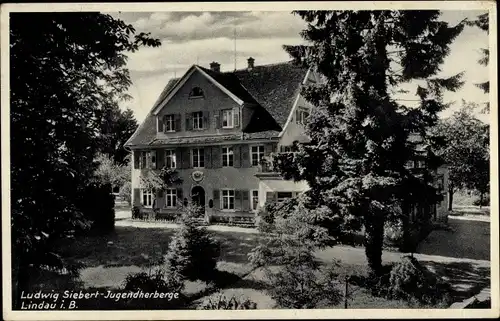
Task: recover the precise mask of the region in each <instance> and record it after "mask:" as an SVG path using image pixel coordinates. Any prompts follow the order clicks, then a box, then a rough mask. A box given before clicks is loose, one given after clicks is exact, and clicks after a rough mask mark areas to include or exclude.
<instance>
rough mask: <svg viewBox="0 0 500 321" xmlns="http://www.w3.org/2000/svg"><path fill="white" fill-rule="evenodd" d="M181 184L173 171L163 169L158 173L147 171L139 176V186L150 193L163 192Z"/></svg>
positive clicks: (180, 180)
mask: <svg viewBox="0 0 500 321" xmlns="http://www.w3.org/2000/svg"><path fill="white" fill-rule="evenodd" d="M180 183H182V179H181V178H180V177H179V176H178V175H177V172H176V171H175V169H172V168H167V167H163V168H162V169H161V170H160V171H159V172H157V171H154V170H147V171H145V172H144V173H142V174H141V186H143V188H145V189H147V190H150V191H159V190H165V189H167V188H169V187H171V186H173V185H176V184H180Z"/></svg>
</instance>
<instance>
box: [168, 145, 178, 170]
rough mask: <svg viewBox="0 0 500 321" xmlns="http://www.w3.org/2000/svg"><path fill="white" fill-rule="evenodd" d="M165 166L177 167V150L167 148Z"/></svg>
mask: <svg viewBox="0 0 500 321" xmlns="http://www.w3.org/2000/svg"><path fill="white" fill-rule="evenodd" d="M165 167H167V168H176V167H177V162H176V159H175V150H173V149H167V150H165Z"/></svg>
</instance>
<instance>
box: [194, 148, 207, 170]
mask: <svg viewBox="0 0 500 321" xmlns="http://www.w3.org/2000/svg"><path fill="white" fill-rule="evenodd" d="M193 167H195V168H202V167H205V150H204V149H203V148H193Z"/></svg>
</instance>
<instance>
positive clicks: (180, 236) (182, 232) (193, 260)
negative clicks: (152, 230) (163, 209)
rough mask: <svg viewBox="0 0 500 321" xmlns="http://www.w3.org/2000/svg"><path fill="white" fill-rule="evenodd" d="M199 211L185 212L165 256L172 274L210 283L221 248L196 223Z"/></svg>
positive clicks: (188, 210)
mask: <svg viewBox="0 0 500 321" xmlns="http://www.w3.org/2000/svg"><path fill="white" fill-rule="evenodd" d="M197 213H198V209H197V208H196V207H195V206H188V207H187V208H185V209H184V212H183V214H182V217H181V219H180V227H179V228H178V229H177V231H176V233H175V235H174V237H173V238H172V241H171V242H170V244H169V250H168V253H167V256H166V262H167V265H168V269H169V271H168V272H169V273H176V274H179V275H182V276H183V277H184V278H186V279H188V280H190V281H195V280H201V281H210V280H212V279H213V278H214V277H215V275H216V272H217V270H216V264H217V259H218V257H219V255H220V245H219V243H218V242H217V241H216V240H215V239H214V238H213V237H212V235H211V234H210V233H209V232H208V231H207V229H206V228H205V227H203V226H199V223H198V221H197V220H196V219H195V216H196V214H197Z"/></svg>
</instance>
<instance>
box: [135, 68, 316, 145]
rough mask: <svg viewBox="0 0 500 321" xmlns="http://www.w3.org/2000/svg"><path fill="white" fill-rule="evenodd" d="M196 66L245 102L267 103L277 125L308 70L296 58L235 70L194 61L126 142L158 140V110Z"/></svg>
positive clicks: (283, 120)
mask: <svg viewBox="0 0 500 321" xmlns="http://www.w3.org/2000/svg"><path fill="white" fill-rule="evenodd" d="M193 68H195V69H197V70H200V71H201V72H202V73H205V74H206V75H207V76H208V77H210V78H211V80H213V81H215V82H216V83H217V84H218V85H221V86H222V87H223V89H224V91H225V90H227V91H229V92H230V93H231V94H232V95H234V96H235V97H236V98H237V99H239V100H241V101H242V102H243V104H247V105H251V106H254V107H255V106H257V108H259V109H260V108H262V107H263V109H265V110H264V111H262V113H261V114H260V115H264V116H266V115H267V114H270V115H271V116H272V118H273V119H274V120H275V122H276V124H277V126H274V127H276V129H277V128H279V127H281V128H283V127H284V126H285V124H286V122H287V118H288V116H289V114H290V112H291V110H292V107H293V105H294V102H295V100H296V98H297V95H298V94H299V93H300V89H301V85H302V82H303V80H304V78H305V76H306V74H307V69H306V68H304V67H301V66H296V65H294V64H293V63H292V62H284V63H278V64H271V65H262V66H255V67H254V68H253V69H252V70H251V71H249V70H247V69H242V70H236V71H234V72H215V71H212V70H210V69H207V68H204V67H201V66H196V65H194V66H192V67H191V68H190V69H189V70H188V72H186V74H185V75H184V76H183V77H181V78H177V79H171V80H170V81H169V82H168V83H167V85H166V86H165V88H164V89H163V91H162V92H161V94H160V96H159V97H158V99H157V100H156V102H155V104H154V105H153V107H152V109H151V111H150V113H149V114H148V115H147V116H146V119H145V120H144V122H143V123H142V124H141V126H139V128H138V129H137V130H136V132H135V133H134V134H133V135H132V137H130V139H129V140H128V141H127V142H126V143H125V145H126V146H134V145H149V144H152V143H153V142H154V143H158V140H156V118H155V116H154V113H155V111H158V109H159V108H161V107H160V106H161V105H163V104H164V102H165V100H166V99H167V98H169V96H170V95H172V93H173V92H174V91H175V90H176V89H178V87H179V86H180V85H181V83H182V82H183V80H184V77H188V76H189V75H188V74H189V73H190V71H191V70H192V69H193ZM278 135H279V131H277V132H275V131H265V132H255V133H248V134H245V137H246V138H247V139H253V138H254V139H262V138H273V137H278Z"/></svg>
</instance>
